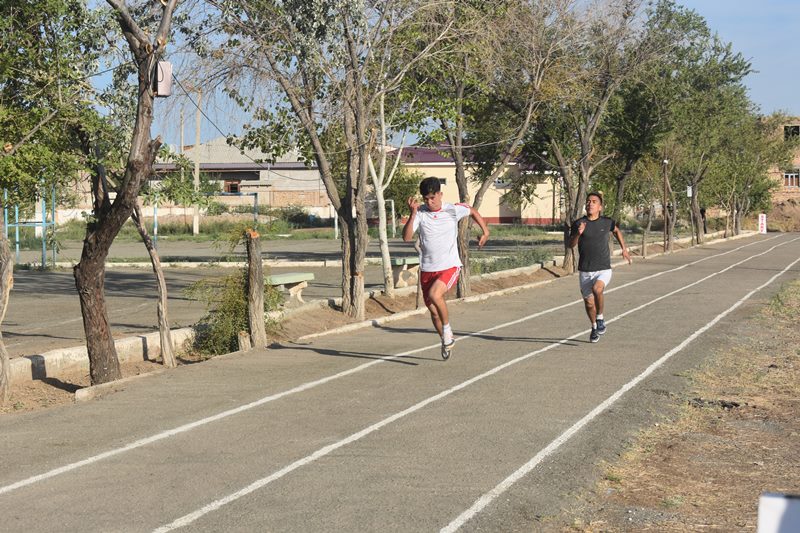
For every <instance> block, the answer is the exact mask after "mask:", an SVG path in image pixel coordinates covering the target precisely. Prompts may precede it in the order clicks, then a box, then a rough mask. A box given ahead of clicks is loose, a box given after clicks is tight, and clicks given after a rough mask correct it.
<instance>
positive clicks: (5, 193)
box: [3, 189, 8, 240]
mask: <svg viewBox="0 0 800 533" xmlns="http://www.w3.org/2000/svg"><path fill="white" fill-rule="evenodd" d="M6 205H8V189H3V231H4V232H5V234H6V240H8V208H7V207H6Z"/></svg>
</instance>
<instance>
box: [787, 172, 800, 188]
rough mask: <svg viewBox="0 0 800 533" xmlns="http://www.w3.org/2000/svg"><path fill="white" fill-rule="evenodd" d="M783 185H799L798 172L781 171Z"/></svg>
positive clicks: (799, 174)
mask: <svg viewBox="0 0 800 533" xmlns="http://www.w3.org/2000/svg"><path fill="white" fill-rule="evenodd" d="M783 186H784V187H800V173H798V172H784V173H783Z"/></svg>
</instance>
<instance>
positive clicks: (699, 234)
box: [689, 185, 705, 244]
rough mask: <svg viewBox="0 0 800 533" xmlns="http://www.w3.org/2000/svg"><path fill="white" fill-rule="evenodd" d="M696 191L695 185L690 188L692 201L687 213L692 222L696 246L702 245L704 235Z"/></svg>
mask: <svg viewBox="0 0 800 533" xmlns="http://www.w3.org/2000/svg"><path fill="white" fill-rule="evenodd" d="M697 193H698V191H697V185H693V186H692V199H691V203H690V204H689V211H690V215H691V217H692V220H693V221H694V227H693V231H694V236H695V241H694V242H696V243H697V244H703V241H704V240H705V239H704V233H703V215H702V214H701V213H700V201H699V199H698V194H697Z"/></svg>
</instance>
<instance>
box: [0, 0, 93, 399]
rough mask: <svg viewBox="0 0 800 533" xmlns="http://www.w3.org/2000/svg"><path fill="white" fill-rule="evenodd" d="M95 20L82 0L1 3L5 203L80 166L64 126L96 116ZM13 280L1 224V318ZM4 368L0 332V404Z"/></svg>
mask: <svg viewBox="0 0 800 533" xmlns="http://www.w3.org/2000/svg"><path fill="white" fill-rule="evenodd" d="M101 19H102V17H101V16H99V15H98V14H97V13H95V12H93V11H91V10H89V9H88V8H87V6H86V3H85V2H84V1H81V0H30V1H26V2H16V1H8V0H2V1H0V42H2V43H3V46H2V47H0V185H2V188H3V189H5V190H6V191H7V192H8V205H13V204H20V205H23V206H26V205H32V204H33V202H34V201H35V198H36V197H37V195H38V194H39V191H40V188H41V189H44V190H50V189H51V188H52V187H53V186H55V187H56V190H57V194H59V196H62V197H63V196H66V194H67V191H68V190H69V188H68V187H67V185H68V184H69V182H70V181H72V180H75V179H76V177H77V175H78V171H79V170H81V169H83V168H84V161H83V159H82V154H81V151H80V149H79V146H78V144H77V143H76V142H75V139H74V138H73V137H72V136H71V135H70V134H69V132H70V128H69V126H70V125H72V124H75V123H77V122H81V121H90V120H95V119H96V113H95V112H94V110H93V109H92V108H91V107H90V106H89V104H88V103H87V102H86V101H85V100H84V98H83V96H84V94H85V93H86V91H87V88H88V87H89V82H88V78H89V76H90V75H91V74H92V73H93V71H94V62H95V61H96V60H97V58H98V57H99V55H100V54H101V53H102V50H103V45H102V42H103V41H102V40H101V39H99V36H100V35H101V34H102V31H101V28H102V26H103V24H102V20H101ZM0 224H2V221H0ZM12 284H13V263H12V260H11V256H10V253H9V251H8V242H7V240H6V239H5V231H4V230H3V228H2V227H1V226H0V321H2V317H4V316H5V313H6V311H7V309H8V303H9V291H10V290H11V286H12ZM8 372H9V362H8V356H7V353H6V351H5V346H4V345H3V343H2V339H1V338H0V402H2V401H5V400H6V399H7V398H8V392H9V388H8V385H9V384H8Z"/></svg>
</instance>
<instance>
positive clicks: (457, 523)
mask: <svg viewBox="0 0 800 533" xmlns="http://www.w3.org/2000/svg"><path fill="white" fill-rule="evenodd" d="M798 262H800V259H795V260H794V261H792V262H791V263H790V264H789V265H788V266H787V267H786V268H784V269H783V270H781V271H780V272H778V273H777V274H775V275H774V276H772V277H771V278H769V280H768V281H767V282H766V283H763V284H761V285H759V286H758V287H756V288H755V289H753V290H751V291H750V292H748V293H747V294H746V295H745V296H744V297H742V298H741V299H739V301H737V302H736V303H735V304H733V305H732V306H731V307H729V308H728V309H726V310H725V311H723V312H722V313H720V314H718V315H717V316H716V317H714V319H713V320H711V321H710V322H708V323H707V324H706V325H705V326H703V327H701V328H700V329H698V330H697V331H695V332H694V333H692V334H691V335H689V336H688V337H687V338H686V339H684V341H683V342H681V343H680V344H678V345H677V346H675V347H674V348H673V349H671V350H670V351H668V352H667V353H665V354H664V355H663V356H661V358H660V359H658V360H657V361H655V362H654V363H653V364H651V365H650V366H648V367H647V368H646V369H645V370H644V372H642V373H641V374H639V375H638V376H636V377H635V378H633V379H632V380H630V381H629V382H628V383H626V384H625V385H624V386H623V387H622V388H620V389H619V390H618V391H617V392H615V393H614V394H612V395H611V396H609V397H608V398H607V399H606V400H605V401H604V402H603V403H601V404H599V405H598V406H597V407H595V408H594V409H592V410H591V411H590V412H589V413H587V414H586V416H584V417H583V418H581V419H580V420H578V421H577V422H575V424H573V425H572V426H571V427H570V428H569V429H567V430H566V431H565V432H564V433H562V434H561V435H559V436H558V437H557V438H556V439H555V440H553V441H552V442H551V443H550V444H548V445H547V446H546V447H545V448H543V449H542V450H541V451H540V452H539V453H537V454H536V455H534V456H533V458H531V460H530V461H528V462H527V463H525V464H524V465H522V466H521V467H520V468H519V469H517V470H516V471H515V472H514V473H513V474H511V475H510V476H508V477H507V478H506V479H504V480H503V481H501V482H500V483H498V484H497V486H495V487H494V488H493V489H492V490H490V491H489V492H487V493H486V494H484V495H483V496H481V497H480V498H478V500H477V501H476V502H475V503H474V504H473V505H472V507H470V508H469V509H467V510H466V511H464V512H463V513H461V514H460V515H459V516H458V517H457V518H456V519H455V520H453V521H452V522H450V523H449V524H448V525H446V526H445V527H443V528H442V529H441V530H440V533H452V532H454V531H457V530H458V529H459V528H461V526H463V525H464V524H466V523H467V522H468V521H469V520H470V519H471V518H473V517H474V516H475V515H476V514H478V513H479V512H481V511H482V510H483V509H484V508H485V507H486V506H487V505H489V504H490V503H491V502H492V501H493V500H495V499H496V498H497V497H498V496H500V495H501V494H503V493H504V492H505V491H506V490H508V489H509V488H510V487H511V485H513V484H514V483H516V482H517V481H519V480H520V479H522V478H523V477H524V476H525V475H527V474H528V473H530V471H531V470H533V469H534V468H536V466H537V465H539V463H541V462H542V461H543V460H544V459H545V458H546V457H547V456H548V455H551V454H552V453H553V452H555V451H556V450H558V448H560V447H561V446H562V445H563V444H564V443H566V442H567V441H568V440H569V439H570V438H572V437H573V436H574V435H575V434H576V433H577V432H578V431H580V430H581V429H582V428H583V427H584V426H585V425H586V424H588V423H589V422H591V421H592V420H594V419H595V418H597V416H598V415H600V414H601V413H602V412H603V411H605V410H606V409H608V408H609V407H611V405H613V404H614V403H615V402H616V401H617V400H619V399H620V398H621V397H622V395H623V394H625V393H626V392H628V391H629V390H631V389H632V388H634V387H635V386H636V385H638V384H639V383H640V382H641V381H642V380H644V379H645V378H647V377H648V376H649V375H650V374H652V373H653V372H655V371H656V370H657V369H658V368H659V367H660V366H661V365H663V364H664V363H665V362H666V361H667V360H668V359H670V358H671V357H672V356H673V355H675V354H676V353H678V352H680V351H681V350H683V349H684V348H685V347H686V346H687V345H688V344H689V343H691V342H692V341H693V340H695V339H696V338H697V337H699V336H700V335H702V334H703V333H705V332H706V331H708V330H709V329H710V328H711V327H713V326H714V325H715V324H716V323H717V322H719V321H720V320H722V319H723V318H725V317H726V316H727V315H729V314H730V313H731V312H733V311H734V310H735V309H737V308H738V307H739V306H741V305H742V304H743V303H744V302H745V301H747V300H748V299H749V298H750V297H751V296H753V295H754V294H755V293H757V292H758V291H760V290H762V289H763V288H764V287H767V286H768V285H770V284H771V283H772V282H774V281H775V280H776V279H777V278H778V277H780V276H782V275H783V274H785V273H786V272H787V271H788V270H789V269H790V268H792V267H793V266H794V265H795V264H797V263H798Z"/></svg>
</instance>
